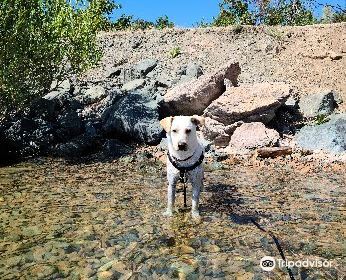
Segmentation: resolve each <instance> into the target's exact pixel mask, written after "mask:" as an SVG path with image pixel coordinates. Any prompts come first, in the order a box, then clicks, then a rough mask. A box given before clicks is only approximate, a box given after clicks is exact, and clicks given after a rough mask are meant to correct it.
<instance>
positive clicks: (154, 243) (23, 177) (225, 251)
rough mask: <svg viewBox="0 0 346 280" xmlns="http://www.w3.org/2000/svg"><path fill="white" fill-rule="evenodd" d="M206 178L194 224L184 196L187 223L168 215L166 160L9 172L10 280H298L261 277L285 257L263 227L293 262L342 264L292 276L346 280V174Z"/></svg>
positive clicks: (323, 171)
mask: <svg viewBox="0 0 346 280" xmlns="http://www.w3.org/2000/svg"><path fill="white" fill-rule="evenodd" d="M206 169H207V172H206V174H205V190H204V192H203V193H202V199H201V216H202V219H201V220H200V221H199V222H194V221H192V220H191V218H190V214H189V209H183V207H182V205H183V195H182V193H178V194H177V196H178V198H177V212H176V213H175V216H174V217H173V218H171V219H168V218H164V217H163V216H162V215H161V213H162V212H163V211H164V208H165V192H166V182H165V170H164V166H163V165H162V164H161V163H158V162H155V161H154V160H138V159H136V158H134V159H132V158H128V157H127V158H123V159H120V160H117V161H114V162H111V163H107V162H106V163H90V164H71V163H67V162H65V161H63V160H56V159H55V160H52V159H38V160H35V161H31V162H26V163H21V164H17V165H14V166H11V167H3V168H0V185H1V189H0V191H1V196H0V207H1V227H0V237H1V238H0V251H1V261H0V275H1V279H175V278H177V279H288V274H287V270H286V269H285V268H279V267H275V269H274V270H273V271H271V272H264V271H263V270H262V269H261V268H260V266H259V260H260V259H261V258H262V257H263V256H273V257H274V258H277V259H279V258H280V254H279V251H278V249H277V247H276V246H275V243H274V241H273V240H272V238H271V237H270V235H269V234H268V233H266V232H263V231H261V230H260V229H258V228H257V227H256V226H254V224H253V223H252V222H251V220H252V221H256V222H257V223H259V224H260V225H261V226H262V227H263V228H265V229H266V230H268V231H269V230H270V231H272V232H273V234H274V235H275V236H276V237H277V238H278V239H279V242H280V244H281V247H282V249H283V251H284V253H285V255H286V257H287V259H289V260H294V261H299V260H301V261H303V260H306V259H309V260H315V259H323V260H330V261H331V267H327V268H324V267H323V268H292V272H293V274H294V277H295V278H296V279H342V278H343V276H345V267H346V266H345V243H344V241H345V236H344V234H345V215H344V214H345V212H344V211H345V207H344V206H345V182H346V179H345V174H344V171H345V166H336V167H327V168H323V167H319V166H316V167H312V168H310V169H304V168H302V167H301V166H296V165H294V164H283V163H280V162H279V163H275V162H269V163H268V165H266V164H263V163H261V164H257V165H256V164H252V165H251V164H249V163H241V162H240V163H237V164H230V165H225V164H221V163H217V164H210V165H207V167H206ZM188 197H189V198H190V197H191V195H190V193H188ZM189 204H190V203H189ZM309 277H310V278H309ZM313 277H315V278H313Z"/></svg>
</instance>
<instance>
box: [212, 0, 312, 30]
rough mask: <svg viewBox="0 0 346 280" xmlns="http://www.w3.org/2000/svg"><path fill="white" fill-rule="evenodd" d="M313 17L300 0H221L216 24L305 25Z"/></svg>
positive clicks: (309, 22) (310, 21)
mask: <svg viewBox="0 0 346 280" xmlns="http://www.w3.org/2000/svg"><path fill="white" fill-rule="evenodd" d="M314 22H315V19H314V17H313V15H312V12H311V11H310V10H309V9H308V8H306V7H305V5H304V3H303V2H302V0H276V1H275V0H274V1H270V0H223V1H222V3H221V4H220V14H219V15H218V17H217V18H216V19H215V20H214V23H213V24H214V25H216V26H227V25H235V24H248V25H259V24H266V25H306V24H312V23H314Z"/></svg>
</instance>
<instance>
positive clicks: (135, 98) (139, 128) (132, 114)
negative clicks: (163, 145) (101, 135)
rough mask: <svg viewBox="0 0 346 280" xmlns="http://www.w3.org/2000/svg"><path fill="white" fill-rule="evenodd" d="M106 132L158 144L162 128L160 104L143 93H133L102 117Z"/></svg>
mask: <svg viewBox="0 0 346 280" xmlns="http://www.w3.org/2000/svg"><path fill="white" fill-rule="evenodd" d="M102 119H103V121H104V126H103V128H104V130H105V131H106V132H107V133H117V134H119V136H123V137H126V138H128V139H129V140H131V141H133V140H135V141H138V142H144V143H147V144H158V143H159V142H160V140H161V132H162V128H161V126H160V123H159V113H158V104H157V102H155V101H154V100H153V99H152V98H150V96H148V95H147V94H145V93H143V92H131V93H129V94H128V95H126V96H125V97H124V98H122V99H121V100H120V101H119V102H118V103H116V104H115V105H113V106H112V107H111V108H110V109H109V110H107V112H106V113H105V114H104V115H103V116H102Z"/></svg>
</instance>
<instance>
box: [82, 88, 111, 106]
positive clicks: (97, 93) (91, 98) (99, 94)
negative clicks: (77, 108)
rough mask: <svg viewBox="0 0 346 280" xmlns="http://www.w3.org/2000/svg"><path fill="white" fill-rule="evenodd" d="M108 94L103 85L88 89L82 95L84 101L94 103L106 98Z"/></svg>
mask: <svg viewBox="0 0 346 280" xmlns="http://www.w3.org/2000/svg"><path fill="white" fill-rule="evenodd" d="M106 96H107V93H106V90H105V89H104V88H103V87H102V86H94V87H91V88H89V89H87V90H86V91H85V92H84V94H83V95H82V98H83V101H84V103H86V104H92V103H95V102H97V101H99V100H101V99H103V98H105V97H106Z"/></svg>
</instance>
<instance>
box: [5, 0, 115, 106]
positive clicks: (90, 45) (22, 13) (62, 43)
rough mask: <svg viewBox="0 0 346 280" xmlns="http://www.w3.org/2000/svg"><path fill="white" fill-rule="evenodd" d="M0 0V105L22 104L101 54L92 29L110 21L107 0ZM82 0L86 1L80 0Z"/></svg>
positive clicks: (87, 64)
mask: <svg viewBox="0 0 346 280" xmlns="http://www.w3.org/2000/svg"><path fill="white" fill-rule="evenodd" d="M73 3H74V5H73V4H72V1H66V0H30V1H27V0H2V1H1V3H0V38H1V39H0V40H1V42H0V64H1V68H0V97H1V98H0V108H1V110H2V111H3V110H5V111H6V110H7V111H9V110H12V109H20V108H23V107H24V106H26V105H27V104H28V103H30V102H31V101H32V100H34V99H36V98H38V97H41V96H43V95H44V94H46V93H47V92H48V91H49V89H50V85H51V83H52V81H53V80H58V81H61V80H63V79H64V78H65V77H66V76H67V75H70V74H78V73H81V72H82V71H84V70H85V69H87V68H89V67H91V66H92V65H94V64H95V63H96V62H97V61H98V60H99V58H100V51H99V49H98V48H97V45H96V33H97V32H98V31H99V30H104V29H107V28H109V27H110V21H109V20H108V17H107V15H109V14H110V13H111V12H112V10H113V9H114V8H116V7H117V5H116V4H114V3H113V2H112V1H111V0H93V1H83V2H81V1H74V2H73ZM82 3H85V4H84V5H82Z"/></svg>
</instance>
